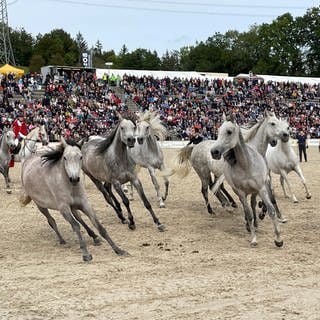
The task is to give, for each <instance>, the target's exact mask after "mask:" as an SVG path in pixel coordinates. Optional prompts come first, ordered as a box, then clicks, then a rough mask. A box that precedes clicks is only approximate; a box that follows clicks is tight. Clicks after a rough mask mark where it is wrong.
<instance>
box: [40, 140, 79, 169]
mask: <svg viewBox="0 0 320 320" xmlns="http://www.w3.org/2000/svg"><path fill="white" fill-rule="evenodd" d="M66 143H67V145H69V146H73V147H74V146H76V147H78V148H79V149H80V150H81V147H80V146H79V145H78V144H77V142H76V141H75V140H73V139H66ZM64 150H65V147H64V144H63V143H62V142H60V143H59V144H58V145H57V147H56V148H55V149H53V150H50V151H48V152H46V153H45V154H43V155H42V156H41V163H42V164H45V163H46V162H49V163H50V164H53V163H56V162H57V161H58V160H60V159H61V157H62V155H63V153H64Z"/></svg>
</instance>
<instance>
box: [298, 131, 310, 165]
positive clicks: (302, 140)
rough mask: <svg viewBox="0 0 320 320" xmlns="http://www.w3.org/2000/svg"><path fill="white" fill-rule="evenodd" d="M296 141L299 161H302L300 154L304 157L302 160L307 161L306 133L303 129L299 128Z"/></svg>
mask: <svg viewBox="0 0 320 320" xmlns="http://www.w3.org/2000/svg"><path fill="white" fill-rule="evenodd" d="M297 141H298V148H299V158H300V162H302V154H303V157H304V161H305V162H307V161H308V159H307V148H308V144H307V135H306V133H305V132H304V131H303V130H300V132H299V133H298V135H297Z"/></svg>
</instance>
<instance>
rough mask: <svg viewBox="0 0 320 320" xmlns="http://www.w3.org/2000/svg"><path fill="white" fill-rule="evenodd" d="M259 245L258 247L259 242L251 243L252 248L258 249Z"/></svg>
mask: <svg viewBox="0 0 320 320" xmlns="http://www.w3.org/2000/svg"><path fill="white" fill-rule="evenodd" d="M257 245H258V242H257V241H251V242H250V246H251V247H252V248H254V247H256V246H257Z"/></svg>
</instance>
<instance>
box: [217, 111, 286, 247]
mask: <svg viewBox="0 0 320 320" xmlns="http://www.w3.org/2000/svg"><path fill="white" fill-rule="evenodd" d="M211 155H212V157H213V158H214V159H221V157H222V156H223V157H224V160H225V165H224V176H225V178H226V180H227V181H228V183H229V184H230V186H231V187H232V189H233V191H234V192H235V193H236V194H237V195H238V197H239V200H240V202H241V204H242V206H243V210H244V213H245V218H246V222H247V225H248V227H249V230H250V233H251V245H252V246H256V245H257V239H256V232H255V225H254V213H255V210H256V208H255V201H252V200H251V207H250V206H249V204H248V200H247V197H248V195H252V196H253V197H256V196H257V195H259V196H260V197H261V199H262V200H263V201H264V203H265V206H266V208H267V211H268V213H269V215H270V217H271V219H272V222H273V226H274V231H275V235H276V239H275V244H276V246H278V247H281V246H282V245H283V241H282V240H281V237H280V227H279V224H278V220H277V218H276V210H275V208H274V206H273V204H272V202H271V199H270V192H269V190H268V188H267V183H268V179H269V177H268V168H267V164H266V161H265V160H264V158H263V157H262V155H261V154H260V153H259V152H258V151H257V149H256V148H254V147H251V146H250V145H248V144H246V143H245V141H244V139H243V136H242V133H241V131H240V127H239V126H238V125H237V124H236V123H235V122H234V120H233V118H231V117H230V118H229V119H228V120H227V119H226V117H225V115H224V122H223V124H222V125H221V127H220V128H219V134H218V139H217V140H216V142H215V143H214V145H213V147H212V149H211Z"/></svg>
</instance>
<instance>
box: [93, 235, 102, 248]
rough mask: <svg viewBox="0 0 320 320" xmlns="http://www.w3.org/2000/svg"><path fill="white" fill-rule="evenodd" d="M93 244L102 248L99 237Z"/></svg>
mask: <svg viewBox="0 0 320 320" xmlns="http://www.w3.org/2000/svg"><path fill="white" fill-rule="evenodd" d="M93 244H94V245H95V246H100V245H101V239H100V238H99V237H95V238H94V239H93Z"/></svg>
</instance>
